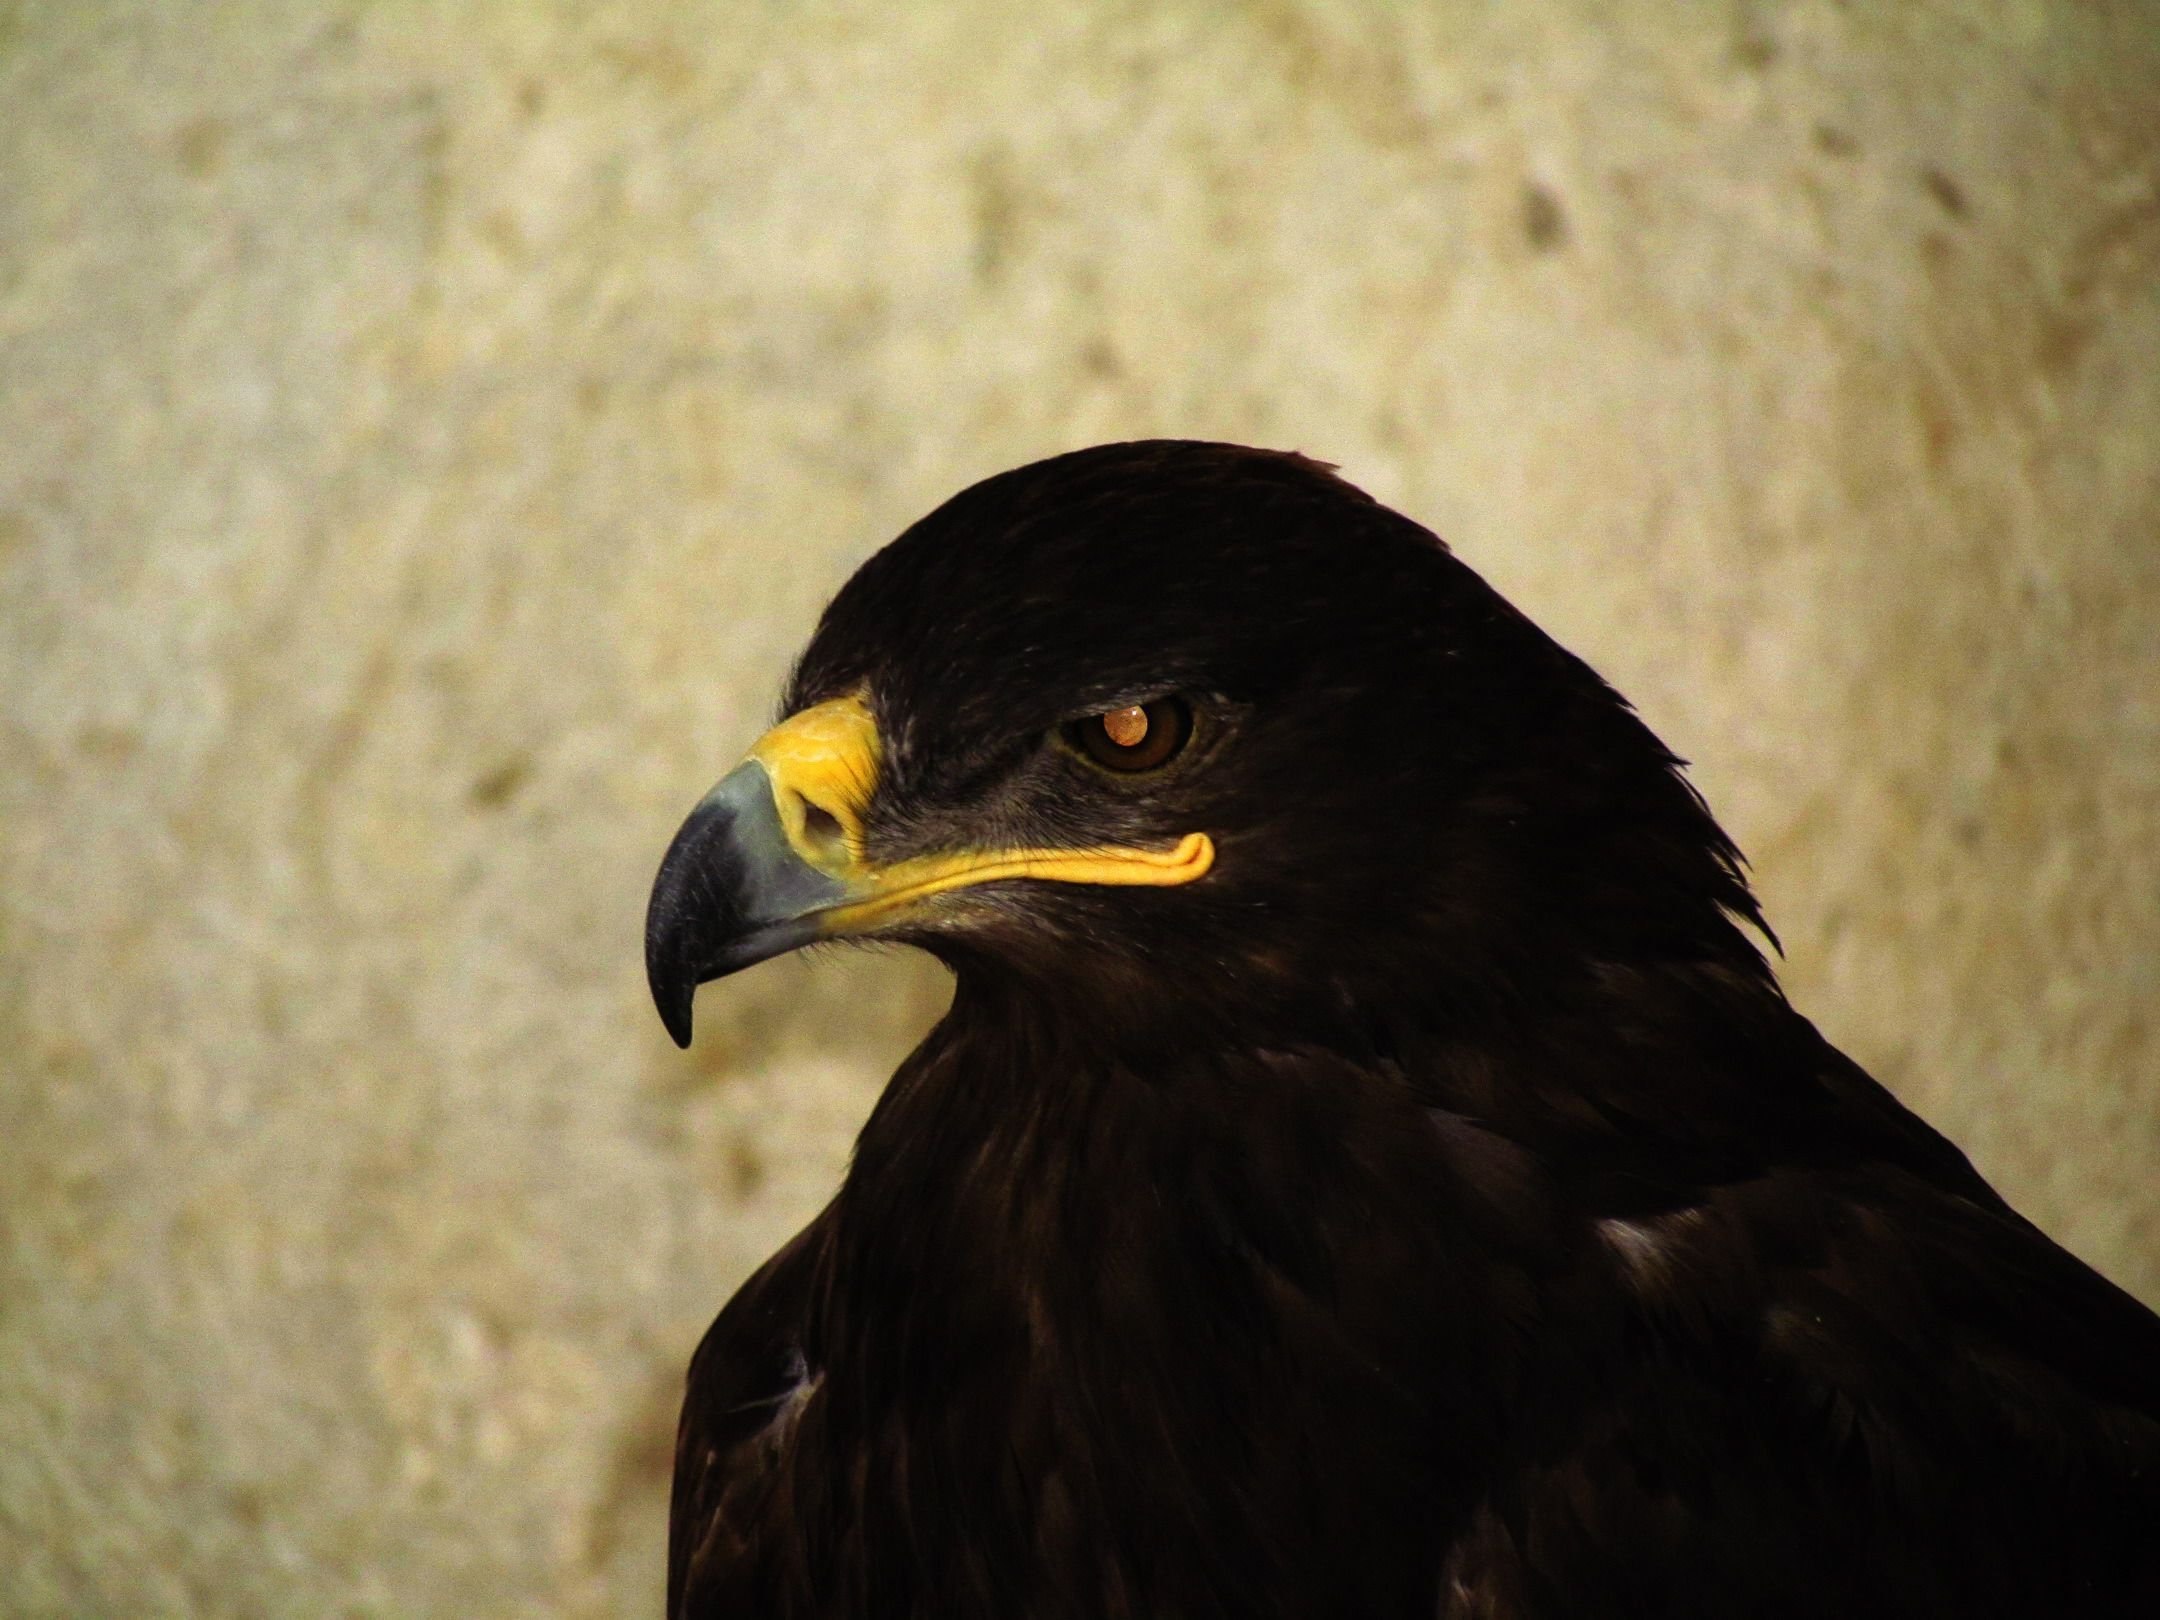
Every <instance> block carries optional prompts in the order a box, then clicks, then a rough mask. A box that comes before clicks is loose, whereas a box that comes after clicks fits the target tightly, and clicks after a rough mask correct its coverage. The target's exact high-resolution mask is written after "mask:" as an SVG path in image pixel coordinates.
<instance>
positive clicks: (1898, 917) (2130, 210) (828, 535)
mask: <svg viewBox="0 0 2160 1620" xmlns="http://www.w3.org/2000/svg"><path fill="white" fill-rule="evenodd" d="M1150 434H1176V435H1191V436H1201V437H1218V438H1227V439H1235V440H1243V441H1249V442H1252V443H1257V444H1263V445H1271V446H1279V447H1286V448H1298V449H1302V450H1305V451H1307V452H1308V453H1311V454H1313V455H1317V456H1321V457H1324V458H1327V459H1330V460H1333V461H1337V462H1339V463H1341V465H1342V466H1343V468H1344V471H1345V472H1346V474H1347V475H1348V476H1350V477H1351V478H1352V479H1354V480H1355V481H1356V482H1358V483H1360V484H1362V485H1364V486H1365V487H1366V488H1368V489H1370V490H1372V491H1373V492H1374V493H1375V494H1377V495H1378V496H1380V497H1381V498H1382V499H1384V500H1386V501H1389V502H1390V503H1393V504H1395V505H1398V506H1400V507H1401V508H1403V509H1404V510H1405V511H1407V512H1409V513H1410V514H1411V515H1413V516H1415V517H1416V518H1418V519H1419V520H1421V521H1423V522H1425V523H1427V524H1428V525H1430V526H1432V527H1434V528H1436V529H1437V530H1438V531H1439V532H1440V533H1442V534H1443V535H1445V536H1446V537H1447V538H1448V539H1449V540H1450V541H1451V542H1452V543H1453V544H1454V546H1455V547H1456V549H1457V550H1458V551H1459V552H1460V553H1461V554H1462V555H1463V556H1464V557H1465V558H1467V559H1468V560H1469V561H1470V562H1471V563H1472V565H1473V566H1475V567H1477V568H1478V569H1480V570H1481V571H1483V572H1484V573H1485V574H1486V575H1487V576H1488V577H1489V578H1491V579H1492V580H1494V582H1495V583H1496V584H1498V585H1499V586H1500V587H1501V588H1502V589H1503V590H1504V591H1505V592H1506V593H1507V594H1509V595H1510V596H1511V597H1512V598H1513V599H1514V600H1515V601H1516V602H1517V603H1518V604H1519V605H1521V606H1522V607H1523V608H1524V609H1525V610H1527V611H1528V612H1529V613H1530V614H1531V615H1532V616H1533V617H1534V618H1536V619H1538V620H1539V621H1541V622H1542V623H1543V624H1544V625H1545V626H1546V627H1547V628H1548V629H1550V630H1551V631H1553V632H1554V633H1555V634H1556V635H1557V636H1559V637H1560V638H1561V639H1562V640H1563V641H1565V642H1567V643H1568V644H1569V645H1571V646H1573V647H1574V648H1575V649H1576V650H1577V651H1579V652H1581V653H1583V654H1584V655H1586V656H1587V657H1588V658H1589V659H1590V660H1591V661H1592V662H1593V663H1595V664H1596V665H1597V666H1598V667H1599V668H1600V669H1602V670H1603V671H1604V672H1605V673H1606V674H1607V675H1608V676H1609V677H1610V678H1611V679H1612V680H1613V681H1614V682H1615V683H1616V684H1618V685H1619V686H1620V687H1621V689H1622V690H1624V691H1625V692H1627V693H1628V694H1630V695H1631V696H1632V697H1633V698H1634V699H1635V701H1636V702H1637V704H1638V705H1639V706H1640V707H1641V709H1642V710H1643V711H1644V713H1645V714H1646V715H1647V716H1648V718H1649V719H1650V721H1651V723H1652V725H1653V726H1654V727H1655V728H1656V729H1657V730H1658V731H1659V732H1661V733H1662V734H1663V735H1664V736H1665V738H1666V739H1667V740H1668V741H1669V742H1670V743H1671V744H1672V745H1673V746H1674V747H1675V748H1677V749H1678V750H1679V751H1680V752H1682V753H1683V754H1686V755H1687V756H1689V757H1690V758H1692V759H1694V760H1696V761H1697V762H1698V765H1697V768H1696V772H1695V775H1696V780H1697V781H1698V783H1699V784H1700V785H1701V786H1702V787H1703V789H1704V790H1705V792H1706V793H1707V794H1708V795H1709V797H1710V800H1711V802H1712V804H1713V806H1714V807H1715V808H1716V809H1717V810H1718V811H1719V813H1720V814H1721V815H1722V817H1723V818H1724V820H1725V822H1726V824H1727V825H1728V826H1729V827H1730V828H1731V829H1732V830H1733V832H1734V833H1735V835H1736V836H1737V837H1738V839H1739V840H1740V842H1741V843H1742V845H1743V846H1744V847H1745V848H1746V849H1747V851H1748V852H1749V854H1750V855H1751V856H1752V857H1753V858H1754V861H1755V868H1756V873H1757V876H1758V879H1759V881H1760V886H1761V889H1762V891H1763V893H1764V897H1765V900H1766V903H1767V905H1768V909H1769V914H1770V917H1771V919H1772V921H1773V922H1774V924H1775V925H1776V926H1777V927H1778V929H1779V930H1780V931H1781V933H1782V934H1783V937H1784V941H1785V945H1786V949H1787V953H1788V957H1787V964H1786V978H1787V982H1788V984H1789V986H1790V988H1791V990H1792V992H1793V995H1794V997H1795V999H1796V1000H1797V1001H1798V1002H1799V1004H1800V1005H1801V1006H1802V1008H1803V1009H1804V1010H1806V1011H1808V1012H1810V1013H1811V1014H1812V1015H1813V1016H1814V1017H1815V1018H1816V1019H1817V1021H1818V1022H1819V1023H1821V1024H1822V1025H1823V1026H1824V1028H1825V1029H1826V1030H1827V1032H1828V1033H1829V1034H1830V1035H1831V1037H1832V1038H1833V1039H1835V1040H1836V1041H1838V1042H1839V1043H1840V1044H1842V1045H1843V1046H1845V1047H1846V1048H1848V1049H1849V1050H1850V1051H1851V1052H1853V1053H1854V1055H1856V1056H1857V1057H1858V1058H1859V1059H1860V1060H1861V1061H1862V1062H1864V1063H1865V1064H1867V1065H1868V1066H1869V1067H1870V1068H1872V1069H1873V1070H1874V1071H1875V1072H1876V1073H1877V1074H1878V1075H1880V1076H1881V1077H1882V1078H1883V1079H1885V1080H1886V1081H1887V1082H1889V1083H1890V1084H1891V1085H1892V1086H1894V1087H1895V1088H1896V1089H1897V1090H1898V1091H1899V1092H1900V1093H1901V1094H1902V1095H1903V1096H1904V1097H1905V1098H1906V1099H1907V1100H1908V1101H1910V1102H1911V1103H1912V1104H1913V1105H1914V1106H1915V1107H1917V1108H1918V1109H1920V1110H1921V1111H1922V1112H1923V1113H1924V1114H1926V1115H1927V1116H1928V1117H1929V1118H1931V1119H1932V1120H1934V1121H1935V1122H1936V1123H1938V1124H1939V1125H1941V1126H1942V1127H1943V1128H1944V1129H1946V1130H1947V1131H1948V1132H1949V1133H1950V1134H1951V1135H1952V1136H1953V1137H1955V1138H1956V1139H1957V1140H1958V1141H1959V1142H1960V1143H1961V1144H1963V1145H1964V1146H1965V1147H1966V1148H1967V1149H1968V1151H1970V1152H1971V1154H1972V1155H1973V1156H1974V1158H1975V1159H1976V1160H1977V1161H1978V1163H1979V1164H1980V1166H1981V1167H1982V1169H1983V1170H1984V1171H1986V1172H1987V1173H1988V1174H1989V1175H1990V1176H1992V1177H1993V1178H1994V1179H1995V1180H1996V1181H1997V1183H1998V1184H1999V1185H2000V1186H2002V1187H2003V1188H2004V1190H2005V1191H2006V1192H2007V1193H2008V1194H2009V1195H2010V1196H2011V1197H2012V1198H2013V1199H2014V1200H2015V1201H2016V1202H2017V1203H2018V1204H2020V1205H2021V1206H2022V1207H2023V1208H2025V1209H2026V1210H2027V1211H2029V1212H2030V1213H2031V1214H2032V1215H2033V1216H2034V1217H2035V1218H2036V1219H2037V1220H2038V1221H2039V1222H2040V1223H2041V1224H2042V1225H2043V1226H2045V1227H2046V1228H2047V1229H2048V1230H2049V1231H2051V1232H2052V1233H2054V1234H2055V1235H2056V1236H2057V1237H2059V1238H2060V1239H2061V1240H2062V1241H2063V1242H2064V1243H2066V1244H2068V1245H2069V1246H2070V1247H2071V1248H2072V1249H2074V1250H2075V1251H2077V1252H2078V1253H2080V1254H2081V1255H2084V1256H2085V1257H2087V1258H2088V1259H2090V1260H2091V1261H2092V1262H2093V1263H2094V1264H2095V1265H2097V1266H2099V1267H2100V1268H2101V1269H2102V1270H2103V1271H2105V1272H2107V1273H2108V1274H2109V1275H2111V1276H2113V1277H2114V1278H2116V1279H2117V1280H2119V1281H2120V1282H2122V1283H2123V1284H2124V1285H2125V1286H2126V1287H2128V1288H2130V1289H2131V1290H2132V1291H2134V1292H2136V1293H2137V1294H2139V1295H2140V1296H2142V1297H2143V1298H2145V1299H2146V1300H2148V1301H2152V1302H2155V1303H2160V1061H2156V1059H2160V1052H2156V1036H2155V1023H2154V1020H2155V1016H2156V1011H2160V470H2156V469H2160V455H2156V448H2160V5H2155V4H2153V3H2127V0H2116V3H2100V0H2090V3H2071V0H2060V3H2049V0H1958V3H1956V4H1948V3H1918V0H1904V3H1895V4H1890V3H1885V4H1877V5H1869V6H1849V5H1846V4H1841V3H1833V0H1793V3H1790V4H1785V3H1774V0H1762V3H1759V4H1758V3H1728V4H1715V5H1713V4H1708V3H1705V4H1700V5H1689V6H1675V5H1672V4H1670V3H1669V0H1635V3H1610V0H1509V3H1508V4H1506V5H1504V6H1502V5H1496V4H1474V3H1470V0H1447V3H1431V4H1424V5H1418V6H1408V5H1401V4H1393V3H1384V0H1366V3H1356V0H1270V3H1262V0H1254V3H1250V4H1231V3H1226V0H1224V3H1205V0H1168V3H1156V4H1146V5H1103V6H1020V5H1016V4H1008V3H1001V0H974V3H966V0H953V3H945V4H916V5H909V6H905V7H899V6H891V5H884V4H859V5H857V4H836V3H825V0H803V3H793V4H779V3H750V0H743V3H737V4H704V3H697V4H688V3H679V0H613V3H604V4H602V3H591V0H576V3H570V0H564V3H560V4H552V5H550V4H542V3H539V0H517V3H512V0H497V3H472V0H468V3H463V4H455V5H452V4H442V5H433V6H430V5H419V4H400V3H383V4H372V5H361V4H332V3H316V4H306V3H289V4H282V5H273V4H260V5H258V4H247V3H240V0H219V3H216V4H191V5H184V6H183V5H175V4H170V3H145V4H137V5H127V4H108V3H95V4H93V3H89V0H76V3H63V0H55V3H51V4H36V3H28V4H25V3H20V0H16V3H0V1613H5V1614H7V1615H9V1616H47V1615H50V1616H91V1615H131V1616H132V1615H153V1614H154V1615H181V1616H196V1615H201V1616H212V1615H215V1616H247V1615H307V1616H331V1615H336V1616H361V1615H384V1616H389V1615H399V1616H409V1615H423V1614H444V1615H448V1614H457V1615H512V1614H516V1615H544V1616H588V1615H589V1616H598V1615H602V1614H654V1613H657V1612H658V1599H659V1590H660V1583H661V1556H662V1542H663V1537H664V1521H665V1495H666V1490H667V1469H668V1455H669V1447H670V1444H671V1438H672V1429H673V1423H674V1414H675V1405H676V1399H677V1392H678V1389H679V1386H680V1380H681V1376H682V1371H683V1367H684V1364H685V1362H686V1361H687V1358H688V1356H689V1354H690V1351H691V1349H692V1347H693V1345H694V1343H695V1341H696V1339H697V1336H698V1335H699V1333H700V1332H701V1331H702V1329H703V1327H704V1326H705V1324H706V1322H707V1321H708V1320H709V1319H710V1317H711V1316H712V1314H713V1313H714V1311H715V1310H716V1309H717V1307H718V1306H719V1304H720V1302H721V1301H722V1300H723V1299H724V1297H725V1296H726V1295H727V1293H728V1292H729V1291H730V1290H731V1289H732V1288H733V1287H734V1285H735V1284H736V1283H737V1282H738V1281H739V1280H740V1279H741V1278H742V1277H743V1275H744V1274H745V1273H746V1272H747V1271H748V1270H749V1269H750V1268H751V1267H752V1266H753V1265H754V1264H755V1263H756V1262H757V1261H758V1260H759V1259H761V1258H762V1257H763V1256H764V1255H765V1254H766V1253H767V1252H768V1251H769V1250H770V1249H771V1248H773V1247H774V1246H775V1245H776V1244H777V1243H779V1242H780V1241H781V1240H782V1239H783V1238H784V1237H786V1236H787V1235H788V1234H789V1233H791V1232H792V1231H793V1230H794V1229H795V1228H796V1227H797V1226H798V1225H799V1224H800V1223H802V1222H803V1221H804V1220H805V1219H807V1218H808V1217H809V1216H810V1215H811V1214H812V1213H813V1212H814V1211H815V1209H816V1208H817V1207H818V1206H819V1205H820V1203H821V1202H822V1201H823V1200H824V1198H825V1197H826V1196H827V1195H828V1193H829V1192H830V1190H831V1188H832V1187H833V1185H834V1184H835V1181H836V1178H837V1176H838V1174H839V1172H840V1170H841V1167H842V1165H843V1162H844V1159H845V1155H846V1152H847V1149H848V1144H849V1141H850V1138H851V1135H852V1133H853V1131H854V1129H855V1127H856V1125H857V1123H858V1121H859V1120H860V1118H861V1116H862V1114H863V1113H864V1111H865V1110H866V1108H867V1107H868V1105H869V1103H870V1101H871V1099H872V1097H873V1096H874V1095H875V1092H876V1089H877V1087H878V1085H879V1083H880V1081H881V1079H882V1077H883V1076H884V1075H885V1074H886V1073H887V1072H888V1070H889V1069H890V1067H891V1065H892V1063H893V1062H894V1061H895V1060H896V1058H897V1057H898V1056H899V1054H900V1053H901V1052H903V1051H904V1050H905V1049H906V1047H907V1046H908V1045H909V1044H910V1043H911V1042H912V1041H913V1039H914V1038H915V1037H916V1036H917V1035H918V1034H919V1033H920V1031H921V1030H922V1029H923V1028H924V1027H925V1026H926V1025H927V1023H928V1022H929V1021H930V1020H931V1019H932V1018H933V1017H934V1016H935V1014H936V1012H937V1011H938V1010H939V1008H940V1007H941V1005H942V998H943V995H944V987H943V985H942V983H941V982H940V979H939V977H938V975H937V974H936V972H935V971H934V970H932V969H930V968H928V967H926V966H924V965H923V964H920V963H918V962H914V961H910V960H908V959H905V958H901V957H872V956H868V955H855V956H844V957H835V958H829V959H823V960H819V961H816V962H805V961H782V962H775V963H772V964H770V965H768V966H765V967H761V968H759V969H757V970H756V971H754V972H752V973H750V974H747V975H745V976H743V977H741V978H739V979H736V980H733V981H730V982H729V983H727V984H726V985H725V986H722V987H719V988H716V989H712V990H708V991H707V992H706V993H705V996H704V998H703V1000H702V1004H701V1007H700V1013H699V1026H698V1027H699V1040H698V1044H697V1047H696V1049H695V1050H694V1051H693V1052H691V1053H689V1054H687V1055H685V1054H680V1053H678V1052H676V1051H675V1049H674V1048H673V1047H672V1046H671V1045H670V1044H669V1043H668V1042H667V1040H666V1038H665V1036H664V1035H663V1033H662V1031H661V1029H660V1025H659V1023H658V1020H657V1019H656V1018H655V1017H654V1015H653V1013H652V1010H651V1008H650V1006H649V1005H648V1003H647V1001H646V996H645V990H644V985H643V982H642V972H641V964H640V946H639V927H640V918H641V911H642V907H643V904H644V899H645V894H646V890H647V885H648V884H649V882H650V879H651V876H652V872H653V869H654V867H655V865H656V864H657V861H658V858H659V855H660V853H661V850H662V849H663V847H664V846H665V844H666V842H667V840H668V838H669V836H670V835H671V834H672V832H673V831H674V828H675V826H676V823H677V821H678V819H679V818H680V816H681V815H682V813H683V812H684V811H685V810H687V808H688V807H689V806H690V804H691V803H692V802H694V801H695V800H696V799H697V798H698V796H699V795H700V794H701V793H702V792H703V791H704V790H705V788H706V787H707V786H708V785H709V784H710V783H711V782H712V780H713V779H714V778H715V777H717V776H718V775H719V774H720V772H721V771H722V769H723V768H725V767H726V766H727V765H728V764H729V763H730V762H731V761H732V760H733V759H734V758H735V757H736V756H737V754H738V753H739V752H740V751H741V749H742V748H743V747H744V745H745V744H746V743H747V742H748V741H749V740H750V739H751V738H752V737H753V736H754V735H755V733H756V732H757V731H758V730H759V729H760V728H761V726H762V724H763V722H764V721H765V719H766V718H767V716H768V714H769V712H770V705H771V703H772V700H773V698H774V696H775V691H776V686H777V683H778V681H779V679H780V677H781V675H782V673H783V671H784V669H785V667H786V664H787V662H788V659H789V657H790V655H791V654H792V652H793V651H794V650H795V649H796V647H797V646H798V645H799V644H800V642H801V641H802V640H803V638H804V637H805V635H806V633H807V631H808V629H809V627H810V625H811V623H812V621H813V619H814V616H815V614H816V612H817V610H818V608H819V606H820V604H821V603H822V602H823V601H824V599H825V598H826V597H827V596H828V595H829V594H830V592H831V591H832V590H833V589H834V588H835V587H836V586H837V585H838V583H839V582H840V581H841V580H842V579H843V578H845V576H846V575H847V573H848V572H849V570H850V569H851V568H852V567H853V566H854V565H855V564H856V563H857V562H858V561H859V560H860V559H861V558H862V557H863V556H864V555H866V554H867V553H868V552H869V551H870V550H871V549H872V548H873V547H875V546H876V545H878V544H879V543H880V542H881V541H883V540H884V539H886V538H889V537H890V536H891V535H892V534H893V533H894V532H896V531H897V530H898V529H899V528H900V527H901V526H902V525H903V524H905V523H906V522H908V521H909V520H911V519H912V518H914V517H916V516H917V515H919V514H920V513H922V512H923V511H925V510H926V509H928V508H929V507H930V506H932V505H934V504H935V503H937V502H938V501H940V500H942V499H943V498H944V497H945V496H947V495H949V494H950V493H952V492H953V491H955V490H956V489H958V488H959V487H961V486H962V485H964V484H967V483H968V482H970V481H972V480H974V479H976V478H979V477H982V476H984V475H986V474H988V473H991V472H995V471H997V470H999V469H1001V468H1004V467H1007V466H1010V465H1013V464H1015V463H1018V462H1022V461H1026V460H1029V459H1032V458H1035V457H1038V456H1042V455H1045V454H1048V453H1051V452H1054V451H1058V450H1063V449H1067V448H1071V447H1074V446H1078V445H1083V444H1087V443H1090V442H1094V441H1099V440H1104V439H1112V438H1122V437H1132V436H1139V435H1150Z"/></svg>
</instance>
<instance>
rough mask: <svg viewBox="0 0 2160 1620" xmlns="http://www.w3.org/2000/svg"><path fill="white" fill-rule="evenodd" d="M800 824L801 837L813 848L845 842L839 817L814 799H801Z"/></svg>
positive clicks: (828, 846)
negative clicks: (801, 827) (801, 826)
mask: <svg viewBox="0 0 2160 1620" xmlns="http://www.w3.org/2000/svg"><path fill="white" fill-rule="evenodd" d="M802 824H803V837H804V838H805V839H806V840H807V841H808V842H809V844H810V845H811V847H812V848H814V849H821V850H823V849H831V848H832V847H834V846H835V845H838V844H845V843H846V842H847V832H846V830H845V829H844V828H842V827H841V825H840V818H839V817H838V816H836V815H834V814H833V813H832V812H831V811H830V810H828V809H826V808H825V807H824V806H823V805H821V804H818V803H816V802H815V801H814V800H810V799H805V800H803V808H802Z"/></svg>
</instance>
